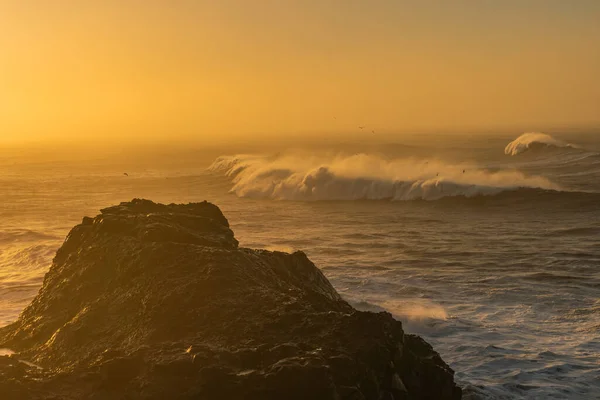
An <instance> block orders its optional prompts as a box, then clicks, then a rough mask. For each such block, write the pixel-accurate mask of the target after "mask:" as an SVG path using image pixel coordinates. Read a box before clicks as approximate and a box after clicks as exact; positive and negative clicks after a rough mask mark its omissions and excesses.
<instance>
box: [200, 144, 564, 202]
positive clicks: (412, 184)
mask: <svg viewBox="0 0 600 400" xmlns="http://www.w3.org/2000/svg"><path fill="white" fill-rule="evenodd" d="M209 170H210V171H212V172H217V173H222V174H225V175H227V176H229V177H231V178H232V181H233V187H232V189H231V192H233V193H235V194H236V195H238V196H240V197H250V198H270V199H276V200H300V201H308V200H416V199H424V200H436V199H440V198H443V197H449V196H465V197H473V196H478V195H493V194H498V193H500V192H502V191H505V190H512V189H517V188H540V189H549V190H558V189H559V188H558V186H557V185H555V184H554V183H552V182H551V181H550V180H548V179H546V178H544V177H540V176H526V175H525V174H523V173H521V172H519V171H517V170H501V171H495V172H492V171H488V170H486V169H484V168H481V167H478V166H477V165H473V164H467V163H465V164H456V165H451V164H447V163H444V162H442V161H439V160H418V159H396V160H387V159H384V158H381V157H378V156H374V155H368V154H355V155H352V156H333V157H319V156H302V155H297V154H296V155H280V156H273V157H264V156H255V155H237V156H223V157H219V158H218V159H217V160H215V162H214V163H213V164H212V165H211V166H210V168H209Z"/></svg>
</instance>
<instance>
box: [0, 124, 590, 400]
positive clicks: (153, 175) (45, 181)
mask: <svg viewBox="0 0 600 400" xmlns="http://www.w3.org/2000/svg"><path fill="white" fill-rule="evenodd" d="M516 136H518V135H514V137H510V138H507V137H500V136H499V137H494V136H490V137H486V138H485V139H479V140H477V141H472V140H470V139H469V138H468V137H464V138H462V139H460V140H439V141H438V140H435V138H431V139H428V140H422V141H421V142H419V143H416V144H414V143H413V144H410V145H408V144H398V143H391V144H386V145H379V146H368V147H367V146H361V145H360V144H346V145H340V146H338V147H335V146H329V147H328V148H320V149H318V150H316V149H308V148H304V149H297V150H291V149H287V150H286V149H283V150H281V151H279V152H267V153H261V154H259V153H255V152H253V154H222V155H221V156H220V157H214V158H210V159H208V158H206V157H200V156H199V157H198V158H197V159H191V160H188V161H186V162H185V163H183V162H175V161H174V160H172V159H169V158H168V157H166V156H165V157H163V158H160V159H159V158H157V159H156V162H155V163H153V164H154V165H153V166H152V167H151V168H150V167H147V166H144V167H136V166H135V165H134V163H131V164H123V163H121V164H117V163H113V162H111V161H110V160H108V159H106V160H97V161H94V162H93V163H88V164H85V163H79V164H77V165H76V166H75V165H74V164H73V163H69V162H65V161H60V162H59V161H56V162H39V163H34V162H31V161H20V160H19V159H18V157H16V158H15V157H13V158H6V159H3V160H2V161H0V200H1V201H0V326H3V325H6V324H8V323H10V322H11V321H14V320H15V319H16V318H17V317H18V315H19V313H20V312H21V310H22V309H23V308H24V307H25V306H26V305H27V304H28V303H29V302H30V301H31V300H32V298H33V297H34V296H35V295H36V293H37V291H38V289H39V288H40V286H41V284H42V281H43V277H44V274H45V272H46V271H47V270H48V268H49V266H50V264H51V262H52V258H53V256H54V253H55V252H56V250H57V249H58V247H59V246H60V245H61V244H62V242H63V240H64V238H65V236H66V235H67V233H68V232H69V230H70V229H71V228H72V227H73V226H74V225H75V224H78V223H79V222H80V221H81V218H82V217H83V216H95V215H96V214H98V211H99V210H100V209H101V208H104V207H107V206H110V205H113V204H116V203H119V202H121V201H128V200H131V199H132V198H147V199H151V200H154V201H157V202H166V203H182V202H183V203H187V202H197V201H202V200H208V201H211V202H214V203H215V204H217V205H218V206H219V207H220V208H221V209H222V211H223V213H224V214H225V216H226V217H227V218H228V219H229V221H230V223H231V226H232V229H233V231H234V232H235V235H236V237H237V239H238V240H239V241H240V245H241V246H244V247H251V248H265V249H270V250H280V251H294V250H302V251H304V252H306V253H307V254H308V256H309V257H310V258H311V260H313V261H314V262H315V264H316V265H317V266H318V267H320V268H321V269H322V270H323V272H324V273H325V275H326V276H327V277H328V278H329V279H330V281H331V282H332V283H333V285H334V286H335V288H336V289H337V290H338V291H339V292H340V294H341V295H342V296H343V297H344V298H345V299H346V300H347V301H349V302H350V303H351V304H353V305H354V306H355V307H356V308H358V309H362V310H372V311H381V310H386V311H389V312H390V313H392V314H393V315H394V316H395V317H396V318H397V319H399V320H401V321H403V322H404V326H405V330H406V331H408V332H411V333H418V334H420V335H422V336H423V337H424V338H426V340H427V341H429V342H430V343H431V344H432V345H433V347H434V348H435V349H436V350H437V351H438V352H439V353H440V354H441V356H442V358H443V359H444V360H445V361H446V362H448V363H449V364H450V366H451V367H452V368H453V369H454V370H455V371H456V378H457V381H458V383H459V384H460V385H461V386H462V387H463V388H464V389H465V398H467V399H600V135H596V137H598V142H595V141H594V135H587V136H585V137H582V138H578V137H571V136H568V135H562V136H561V135H560V134H555V135H552V136H550V135H545V134H539V133H532V134H524V135H522V136H520V137H518V138H515V137H516ZM125 168H127V169H126V170H125ZM125 172H127V174H128V175H125V174H124V173H125Z"/></svg>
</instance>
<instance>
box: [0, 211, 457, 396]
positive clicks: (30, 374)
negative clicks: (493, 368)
mask: <svg viewBox="0 0 600 400" xmlns="http://www.w3.org/2000/svg"><path fill="white" fill-rule="evenodd" d="M0 348H10V349H11V350H13V351H15V354H13V355H11V356H0V394H1V396H0V397H1V398H2V399H21V398H22V399H125V398H126V399H257V400H258V399H340V400H341V399H355V400H358V399H390V400H391V399H396V400H398V399H436V400H444V399H460V397H461V390H460V389H459V388H458V387H457V386H456V385H455V384H454V380H453V375H454V373H453V371H452V370H451V369H450V368H449V367H448V366H447V365H446V364H445V363H444V362H443V361H442V359H441V358H440V356H439V355H438V354H437V353H436V352H435V351H434V350H433V349H432V348H431V346H429V345H428V344H427V343H426V342H425V341H423V340H422V339H421V338H419V337H416V336H412V335H408V334H405V333H404V331H403V329H402V324H401V323H400V322H398V321H396V320H394V319H393V318H392V316H391V315H390V314H388V313H379V314H375V313H370V312H360V311H357V310H354V309H353V308H352V307H351V306H350V305H348V303H346V302H345V301H344V300H342V299H341V297H340V296H339V295H338V293H337V292H336V291H335V289H334V288H333V287H332V286H331V284H330V283H329V281H328V280H327V279H326V278H325V276H324V275H323V274H322V273H321V271H320V270H319V269H318V268H317V267H315V265H314V264H313V263H312V262H311V261H310V260H309V259H308V258H307V257H306V255H305V254H304V253H302V252H296V253H294V254H286V253H280V252H269V251H264V250H250V249H244V248H239V247H238V242H237V240H236V239H235V238H234V235H233V232H232V231H231V230H230V229H229V224H228V222H227V219H226V218H225V217H224V216H223V214H222V213H221V211H220V210H219V208H218V207H216V206H215V205H213V204H210V203H206V202H204V203H197V204H188V205H161V204H155V203H153V202H151V201H147V200H134V201H132V202H129V203H122V204H121V205H119V206H116V207H111V208H107V209H104V210H102V212H101V214H100V215H98V216H97V217H95V218H84V219H83V222H82V223H81V224H80V225H78V226H76V227H74V228H73V230H72V231H71V233H70V234H69V235H68V237H67V239H66V240H65V242H64V244H63V246H62V247H61V248H60V249H59V250H58V252H57V254H56V257H55V259H54V262H53V264H52V267H51V268H50V270H49V272H48V273H47V275H46V277H45V279H44V284H43V286H42V288H41V290H40V292H39V294H38V296H37V297H36V298H35V299H34V300H33V302H32V303H31V304H30V305H29V306H28V307H27V308H26V309H25V310H24V311H23V313H22V315H21V316H20V318H19V319H18V321H16V322H15V323H13V324H12V325H9V326H7V327H5V328H2V329H0Z"/></svg>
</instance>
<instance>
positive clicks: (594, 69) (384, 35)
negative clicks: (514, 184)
mask: <svg viewBox="0 0 600 400" xmlns="http://www.w3.org/2000/svg"><path fill="white" fill-rule="evenodd" d="M598 21H600V1H595V0H589V1H588V0H579V1H573V2H570V1H561V0H539V1H538V0H529V1H516V0H506V1H502V2H500V1H497V2H492V1H485V2H484V1H475V0H472V1H467V0H457V1H452V2H449V1H448V2H447V1H432V0H431V1H429V0H424V1H416V0H415V1H402V0H374V1H363V0H288V1H279V0H256V1H246V0H238V1H234V0H221V1H212V0H210V1H209V0H173V1H159V0H104V1H93V2H92V1H67V0H53V1H46V0H37V1H36V0H30V1H27V2H24V1H17V0H14V1H11V0H8V1H4V2H1V3H0V140H10V141H20V140H32V139H39V138H57V137H61V138H68V139H69V140H83V139H90V138H92V139H93V138H98V137H112V136H114V137H121V138H132V139H138V140H139V139H149V138H150V139H151V138H160V139H165V138H178V137H184V136H185V137H192V138H194V139H197V140H199V141H206V142H219V141H221V142H223V141H226V140H229V139H233V138H239V137H243V138H258V137H261V135H263V134H264V135H268V136H269V137H277V136H281V135H290V134H301V133H306V134H322V133H323V132H325V133H327V132H330V133H329V134H331V135H333V134H334V133H335V132H348V131H352V130H356V127H357V126H358V125H367V126H368V127H370V128H373V129H377V130H381V131H384V132H392V131H394V132H403V131H410V130H447V129H448V130H456V129H460V128H463V127H465V128H470V129H476V128H482V129H483V128H485V129H491V128H495V127H511V128H512V127H514V128H517V129H523V130H530V129H532V130H535V129H538V128H540V127H547V126H556V125H560V126H570V125H572V126H577V125H590V124H600V113H599V112H598V110H599V109H600V74H599V73H598V71H600V23H599V22H598Z"/></svg>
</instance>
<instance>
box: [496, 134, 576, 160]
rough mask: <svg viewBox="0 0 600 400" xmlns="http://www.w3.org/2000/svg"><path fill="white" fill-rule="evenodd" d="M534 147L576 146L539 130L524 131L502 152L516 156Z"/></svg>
mask: <svg viewBox="0 0 600 400" xmlns="http://www.w3.org/2000/svg"><path fill="white" fill-rule="evenodd" d="M535 147H544V148H548V147H554V148H566V147H568V148H576V146H575V145H572V144H570V143H566V142H563V141H561V140H558V139H555V138H553V137H552V136H550V135H547V134H545V133H541V132H528V133H524V134H522V135H521V136H519V137H518V138H516V139H515V140H513V141H512V142H510V143H509V144H507V145H506V147H505V148H504V154H507V155H511V156H516V155H518V154H521V153H524V152H526V151H527V150H530V149H532V148H535Z"/></svg>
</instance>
